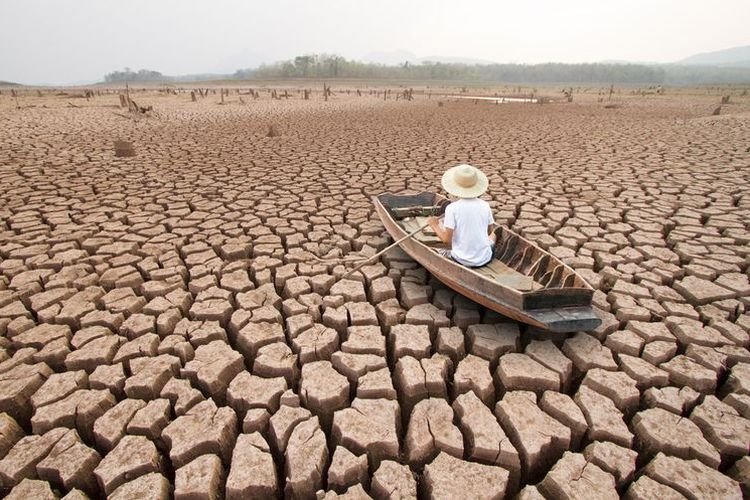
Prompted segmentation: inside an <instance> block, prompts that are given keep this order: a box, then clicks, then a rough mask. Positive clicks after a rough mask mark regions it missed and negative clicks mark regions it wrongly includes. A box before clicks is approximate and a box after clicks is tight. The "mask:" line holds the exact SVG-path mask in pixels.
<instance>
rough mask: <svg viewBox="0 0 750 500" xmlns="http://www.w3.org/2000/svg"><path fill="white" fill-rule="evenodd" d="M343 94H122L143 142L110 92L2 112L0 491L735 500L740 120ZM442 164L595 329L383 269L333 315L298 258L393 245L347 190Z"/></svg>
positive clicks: (407, 181) (330, 294)
mask: <svg viewBox="0 0 750 500" xmlns="http://www.w3.org/2000/svg"><path fill="white" fill-rule="evenodd" d="M281 89H282V87H281V86H279V87H278V89H277V93H283V90H281ZM354 89H355V87H354V85H352V87H351V89H350V92H346V91H343V90H341V89H339V91H338V92H337V93H336V95H334V96H333V97H332V98H331V99H330V100H329V101H328V102H324V101H323V99H322V97H321V96H320V93H319V92H317V93H314V94H313V96H312V98H311V99H310V100H303V99H302V98H301V96H300V94H299V92H297V90H296V89H291V90H290V95H291V97H290V98H289V99H281V100H274V99H271V98H270V94H269V93H268V92H267V91H265V90H263V91H261V92H260V96H259V97H258V98H257V99H256V98H253V97H252V96H250V95H248V94H246V93H245V94H239V95H238V94H237V93H236V91H234V90H233V91H232V92H230V94H229V95H228V96H226V97H225V98H224V104H220V101H221V97H220V95H219V93H215V94H214V93H211V94H209V95H208V96H207V97H198V98H197V102H192V101H191V97H190V94H189V93H179V94H177V95H174V94H166V93H161V92H158V91H157V90H155V89H150V90H148V91H142V92H137V91H134V92H133V94H132V97H133V99H134V100H136V101H137V103H138V104H139V105H151V106H153V108H154V111H153V113H152V114H151V115H150V116H149V117H142V118H139V119H134V118H132V117H131V116H130V115H129V114H128V113H127V111H126V110H123V109H121V108H120V107H119V98H118V96H117V95H115V94H102V95H96V96H94V97H93V98H91V99H88V100H87V99H84V98H80V97H76V96H75V95H73V94H74V93H75V92H73V91H65V92H66V95H63V94H62V93H60V94H59V95H58V94H56V93H55V92H48V93H43V94H41V95H37V93H36V91H27V92H25V93H22V94H21V95H20V97H19V99H18V101H16V99H14V98H12V97H11V96H10V95H9V92H8V91H7V90H5V89H3V91H2V95H0V185H2V190H1V191H0V335H1V337H0V412H2V414H0V487H2V488H3V491H4V492H10V495H11V496H10V498H23V497H29V496H31V497H33V498H56V497H61V496H64V495H67V496H66V498H83V497H84V495H88V496H89V497H91V498H97V497H102V496H105V495H106V496H111V497H112V498H145V497H149V498H169V496H170V495H173V496H174V497H175V498H188V497H189V498H221V497H222V496H225V497H226V498H252V497H259V498H260V497H274V496H287V497H290V498H312V497H315V495H316V494H317V495H318V497H322V496H326V498H327V497H329V496H330V497H332V498H333V497H336V496H337V495H338V496H348V497H353V498H363V497H366V496H367V495H370V496H372V497H375V498H387V497H393V498H414V497H416V496H419V497H422V498H425V497H432V498H458V497H463V498H469V497H471V498H503V497H515V496H516V495H520V498H615V497H617V496H618V495H623V494H626V493H627V495H629V497H630V498H654V497H657V496H658V497H660V498H673V497H674V498H678V497H679V496H680V495H682V496H686V497H689V498H741V497H742V491H745V493H747V492H748V490H747V489H744V490H743V488H747V487H748V486H750V458H748V456H747V455H748V452H749V450H750V351H748V349H747V348H748V345H750V314H747V313H746V312H745V310H746V308H747V307H748V306H750V283H749V281H748V264H749V263H750V260H749V258H748V256H749V255H750V245H749V243H750V231H748V229H749V227H750V226H749V225H750V222H749V221H750V188H748V182H750V142H749V141H748V138H750V98H748V97H743V96H740V95H739V91H733V92H734V94H733V95H732V97H731V99H730V103H729V104H726V105H724V106H723V107H722V109H721V114H720V115H718V116H712V111H713V110H714V109H715V108H716V106H717V105H718V101H719V97H720V94H719V92H721V90H715V89H713V90H709V91H707V90H706V89H685V90H680V91H670V90H669V89H668V90H667V93H666V95H663V96H657V95H645V96H642V95H633V93H632V92H631V91H627V92H621V93H617V94H615V96H614V98H613V100H612V101H608V100H605V101H604V102H600V96H599V95H598V91H597V89H590V90H589V91H588V92H587V93H585V94H584V93H577V94H575V96H574V102H573V103H553V104H544V105H538V104H502V105H494V104H490V103H486V102H478V103H474V102H473V101H471V100H463V101H458V100H453V99H447V98H445V97H440V96H439V95H438V92H439V90H438V89H435V88H433V89H417V91H416V92H415V99H414V100H413V101H410V102H407V101H404V100H401V99H399V100H398V101H397V100H395V93H396V89H394V93H393V94H391V95H390V98H389V99H388V100H384V99H383V96H382V93H381V94H379V95H375V94H373V93H371V92H382V90H373V89H372V88H367V89H363V95H362V96H358V95H357V93H356V91H355V90H354ZM287 90H289V89H287ZM502 90H503V89H472V91H476V92H477V93H482V94H484V95H492V93H494V92H496V91H498V92H500V91H502ZM506 90H507V89H506ZM631 90H632V89H631ZM423 91H424V92H423ZM443 91H444V92H446V93H452V92H455V91H457V89H448V88H444V89H440V92H443ZM539 93H540V94H544V93H546V95H548V96H549V97H553V98H558V99H559V98H560V93H559V89H547V90H544V91H540V92H539ZM240 98H241V99H242V102H241V101H240ZM439 102H440V104H439ZM613 103H614V104H617V106H616V107H605V105H607V104H613ZM17 104H18V105H20V109H17ZM272 125H273V126H274V127H275V129H276V130H277V131H278V132H279V133H280V136H277V137H268V136H267V135H268V131H269V128H270V127H271V126H272ZM116 140H122V141H129V142H131V143H132V144H133V146H134V150H135V152H136V156H134V157H116V156H115V154H114V146H113V145H114V141H116ZM458 162H469V163H472V164H474V165H476V166H479V167H480V168H482V169H483V170H484V171H485V172H487V174H488V176H489V178H490V185H491V187H490V191H489V193H488V195H487V199H488V200H490V201H491V204H492V206H493V209H494V212H495V216H496V219H497V220H498V221H499V222H502V223H504V224H507V225H508V226H510V227H511V228H513V229H514V230H516V231H519V232H521V233H522V234H524V235H525V236H527V237H529V238H531V239H533V240H535V241H536V242H538V244H539V245H541V246H542V247H544V248H546V249H548V250H549V251H551V252H552V253H554V254H555V255H557V256H558V257H560V258H562V259H563V260H565V261H566V262H567V263H569V264H570V265H572V266H573V267H575V268H576V269H577V270H578V271H579V272H580V273H581V275H582V276H583V277H584V278H585V279H586V280H588V281H589V282H590V283H591V284H592V286H593V287H594V288H596V289H597V292H596V294H595V297H594V303H595V305H596V307H597V311H598V313H599V314H600V316H601V317H602V319H603V323H602V326H601V327H599V328H598V329H597V330H595V331H592V332H579V333H576V334H572V335H568V336H559V335H558V336H555V335H551V334H549V333H545V332H541V331H537V330H535V329H532V328H528V327H526V326H525V325H521V324H517V323H514V322H511V321H508V320H506V319H504V318H502V317H500V316H499V315H497V314H495V313H492V312H488V311H485V310H484V309H482V308H481V307H479V306H477V305H476V304H474V303H472V302H470V301H468V300H466V299H464V298H462V297H460V296H456V295H455V294H454V293H453V292H451V291H450V290H448V289H446V288H445V287H444V286H443V285H441V284H440V283H439V282H437V281H436V280H435V279H433V278H432V277H430V276H429V275H428V274H427V273H426V272H425V271H424V269H422V268H421V267H420V266H419V265H417V264H416V263H414V262H413V261H411V260H410V259H409V258H408V257H406V256H405V255H404V254H402V253H399V252H393V253H391V254H388V255H387V256H385V257H383V258H381V259H380V260H379V261H378V262H376V263H374V264H373V265H371V266H368V267H366V268H365V269H363V271H362V272H361V273H359V274H358V275H356V276H355V277H354V279H352V280H348V281H342V282H340V283H338V284H337V285H335V286H334V287H333V288H332V289H330V290H329V286H330V285H331V283H332V282H333V280H334V279H335V277H337V276H340V275H341V274H342V273H343V272H344V270H343V268H342V267H341V266H334V265H333V264H331V265H326V264H320V263H317V262H315V261H313V260H311V258H310V253H311V252H312V253H314V254H316V255H320V256H335V255H341V254H353V253H359V252H362V253H365V254H368V253H369V254H372V253H374V252H375V251H377V250H378V249H382V248H384V247H385V246H386V245H388V244H389V242H390V239H389V238H388V236H387V234H385V233H384V231H383V227H382V225H381V224H380V222H379V221H378V219H377V217H376V216H375V214H374V212H373V210H372V206H371V203H370V196H372V195H374V194H378V193H381V192H383V191H419V190H434V189H436V187H437V186H438V181H439V178H440V175H441V174H442V172H443V171H444V170H445V169H446V168H447V167H450V166H452V165H454V164H456V163H458Z"/></svg>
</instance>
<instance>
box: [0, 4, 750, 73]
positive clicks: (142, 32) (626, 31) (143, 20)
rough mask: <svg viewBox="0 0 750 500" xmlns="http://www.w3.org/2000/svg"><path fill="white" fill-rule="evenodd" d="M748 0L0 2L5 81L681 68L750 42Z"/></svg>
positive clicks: (0, 57) (0, 60) (0, 69)
mask: <svg viewBox="0 0 750 500" xmlns="http://www.w3.org/2000/svg"><path fill="white" fill-rule="evenodd" d="M748 21H750V0H717V1H712V2H709V1H707V0H651V1H648V0H624V1H617V2H614V1H608V0H568V1H560V0H537V1H532V2H526V1H523V0H514V1H512V2H507V1H506V2H504V1H500V0H494V1H493V0H485V1H480V0H464V1H461V2H458V1H453V2H449V1H441V0H403V1H401V0H375V1H372V0H370V1H367V2H363V1H357V0H309V1H308V0H276V1H274V0H264V1H250V0H245V1H241V0H210V1H206V0H203V1H192V0H128V1H125V2H115V1H109V0H66V1H58V0H46V1H45V0H16V1H14V0H0V80H9V81H15V82H20V83H27V84H40V83H50V84H51V83H73V82H86V81H97V80H101V79H102V78H103V76H104V75H105V74H106V73H109V72H110V71H112V70H115V69H122V68H123V67H125V66H128V67H131V68H133V69H138V68H148V69H154V70H157V71H161V72H162V73H164V74H169V75H177V74H186V73H200V72H231V71H234V70H235V69H238V68H241V67H254V66H256V65H257V64H258V63H260V62H263V61H266V62H273V61H276V60H280V59H287V58H291V57H293V56H295V55H300V54H305V53H313V52H315V53H321V52H327V53H336V54H340V55H342V56H344V57H347V58H355V59H361V58H363V57H364V56H366V55H368V54H371V53H373V52H390V51H408V52H410V53H413V54H414V55H415V56H417V57H425V56H436V55H439V56H453V57H471V58H477V59H485V60H490V61H497V62H526V63H538V62H547V61H556V62H593V61H601V60H609V59H618V60H631V61H654V62H671V61H675V60H679V59H682V58H684V57H687V56H690V55H692V54H695V53H698V52H707V51H713V50H719V49H724V48H728V47H733V46H738V45H748V44H750V29H749V28H748Z"/></svg>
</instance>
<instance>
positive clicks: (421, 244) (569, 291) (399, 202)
mask: <svg viewBox="0 0 750 500" xmlns="http://www.w3.org/2000/svg"><path fill="white" fill-rule="evenodd" d="M373 202H374V204H375V210H376V211H377V213H378V215H379V216H380V220H381V221H383V225H385V228H386V230H387V231H388V233H389V234H390V235H391V236H392V237H393V238H394V240H398V239H400V238H403V237H404V236H406V235H408V234H409V233H410V232H412V231H414V230H416V229H418V228H419V227H421V226H422V225H424V224H425V223H426V221H427V217H429V216H430V215H436V216H440V215H442V214H443V213H444V211H445V207H446V206H447V205H448V204H449V203H450V201H449V200H448V199H446V198H445V197H443V196H441V195H439V194H436V193H427V192H425V193H419V194H415V195H394V194H390V193H385V194H381V195H379V196H375V197H374V198H373ZM495 234H496V236H497V243H496V245H495V249H494V254H495V257H494V258H493V260H492V261H490V263H489V264H487V265H485V266H483V267H479V268H469V267H466V266H463V265H461V264H459V263H457V262H455V261H454V260H452V259H449V258H447V257H444V256H442V255H440V254H439V253H438V251H437V250H438V249H440V248H446V247H447V246H446V245H445V244H444V243H442V242H441V241H440V240H439V238H438V237H437V235H435V233H434V231H432V230H431V229H430V228H427V229H426V230H423V231H421V232H419V233H417V234H416V235H415V236H414V237H413V238H407V239H406V240H404V241H403V243H401V244H400V246H401V248H402V249H403V250H404V251H405V252H406V253H407V254H408V255H409V256H410V257H412V258H413V259H414V260H416V261H417V262H419V263H420V264H422V266H424V267H425V268H426V269H427V270H428V271H429V272H430V273H431V274H432V275H433V276H435V277H436V278H437V279H439V280H440V281H442V282H443V283H445V284H446V285H448V286H449V287H451V288H452V289H453V290H455V291H457V292H458V293H460V294H462V295H464V296H466V297H468V298H469V299H472V300H473V301H475V302H477V303H479V304H482V305H483V306H485V307H487V308H489V309H492V310H493V311H497V312H498V313H500V314H502V315H504V316H507V317H509V318H513V319H515V320H517V321H521V322H523V323H527V324H529V325H534V326H537V327H539V328H543V329H546V330H551V331H554V332H575V331H586V330H592V329H594V328H596V327H597V326H599V325H600V324H601V319H599V316H597V315H596V314H595V313H594V310H593V308H592V307H591V298H592V296H593V294H594V290H593V288H591V286H590V285H589V284H588V283H586V282H585V281H584V280H583V278H581V277H580V276H579V275H578V274H576V272H575V271H574V270H573V269H572V268H571V267H569V266H567V265H565V264H564V263H563V262H562V261H560V259H558V258H557V257H555V256H554V255H551V254H550V253H549V252H546V251H545V250H543V249H542V248H540V247H538V246H537V245H535V244H534V243H532V242H531V241H529V240H527V239H525V238H523V237H522V236H520V235H518V234H516V233H514V232H513V231H511V230H510V229H508V228H505V227H501V226H497V228H496V229H495Z"/></svg>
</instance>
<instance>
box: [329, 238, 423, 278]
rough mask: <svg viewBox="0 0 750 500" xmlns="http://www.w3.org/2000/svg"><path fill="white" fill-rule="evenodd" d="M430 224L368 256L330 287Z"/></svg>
mask: <svg viewBox="0 0 750 500" xmlns="http://www.w3.org/2000/svg"><path fill="white" fill-rule="evenodd" d="M429 225H430V224H429V223H428V224H425V225H424V226H422V227H420V228H419V229H415V230H414V231H412V232H411V233H409V234H407V235H406V236H404V237H402V238H399V239H397V240H396V241H394V242H393V243H391V244H390V245H388V246H387V247H385V248H384V249H383V250H381V251H379V252H378V253H376V254H375V255H373V256H372V257H368V258H367V260H365V261H364V262H362V263H361V264H360V265H358V266H357V267H355V268H354V269H352V270H351V271H348V272H347V273H346V274H344V275H343V276H341V277H340V278H339V279H337V280H336V281H334V282H333V283H332V284H331V287H329V290H330V289H331V288H332V287H333V285H335V284H336V283H338V282H339V281H341V280H343V279H344V278H348V277H349V276H351V275H352V274H354V273H356V272H357V271H359V270H360V269H362V268H363V267H365V266H366V265H367V263H368V262H371V261H372V260H373V259H377V258H378V257H380V256H381V255H383V254H384V253H386V252H387V251H388V250H390V249H392V248H393V247H395V246H396V245H398V244H399V243H401V242H403V241H406V240H408V239H409V238H413V237H414V235H416V234H417V233H419V232H421V231H423V230H424V229H425V228H427V227H428V226H429Z"/></svg>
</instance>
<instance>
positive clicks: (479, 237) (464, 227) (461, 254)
mask: <svg viewBox="0 0 750 500" xmlns="http://www.w3.org/2000/svg"><path fill="white" fill-rule="evenodd" d="M494 222H495V219H494V218H493V217H492V209H491V208H490V204H489V203H487V202H486V201H484V200H482V199H479V198H461V199H459V200H457V201H454V202H453V203H451V204H450V205H448V206H447V207H446V208H445V220H444V221H443V226H444V227H445V228H446V229H453V240H452V242H451V256H452V257H453V259H454V260H455V261H456V262H458V263H460V264H463V265H465V266H475V267H476V266H483V265H484V264H486V263H488V262H489V261H490V259H492V242H491V241H490V238H489V236H488V235H487V228H488V226H489V225H490V224H493V223H494Z"/></svg>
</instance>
